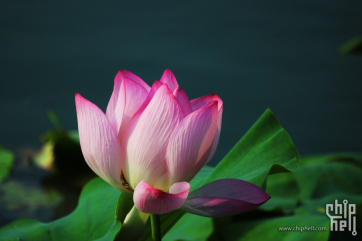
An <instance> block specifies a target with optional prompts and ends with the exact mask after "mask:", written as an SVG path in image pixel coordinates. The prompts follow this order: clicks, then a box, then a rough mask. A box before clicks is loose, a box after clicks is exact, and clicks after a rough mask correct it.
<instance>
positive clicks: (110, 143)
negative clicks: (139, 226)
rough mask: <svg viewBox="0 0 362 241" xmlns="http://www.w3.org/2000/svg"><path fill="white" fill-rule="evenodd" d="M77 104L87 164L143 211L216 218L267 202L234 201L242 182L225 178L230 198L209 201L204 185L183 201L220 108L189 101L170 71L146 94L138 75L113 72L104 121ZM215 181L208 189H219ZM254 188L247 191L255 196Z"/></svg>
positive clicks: (81, 101) (210, 143)
mask: <svg viewBox="0 0 362 241" xmlns="http://www.w3.org/2000/svg"><path fill="white" fill-rule="evenodd" d="M75 102H76V107H77V117H78V129H79V137H80V143H81V148H82V151H83V155H84V158H85V160H86V162H87V164H88V165H89V167H90V168H91V169H92V170H93V171H94V172H95V173H96V174H97V175H98V176H100V177H101V178H103V179H104V180H105V181H107V182H108V183H109V184H111V185H112V186H113V187H115V188H117V189H118V190H120V191H122V192H134V202H135V205H136V207H137V208H138V209H139V210H140V211H142V212H146V213H154V214H162V213H167V212H170V211H172V210H175V209H179V208H181V207H182V206H183V205H184V208H185V210H187V211H190V212H192V213H196V214H200V215H204V216H208V215H211V216H222V215H223V214H225V213H228V214H227V215H230V213H231V214H235V213H237V210H231V211H229V212H226V211H225V209H228V208H227V205H228V200H229V201H233V202H237V205H236V206H238V205H239V204H240V205H242V206H243V208H244V209H245V207H246V206H247V204H251V206H250V208H255V207H256V206H258V205H259V206H260V205H261V204H262V203H264V202H265V201H266V200H267V199H266V198H268V197H269V196H267V195H266V194H265V195H266V196H267V197H266V196H263V198H261V199H260V198H259V199H255V198H254V200H251V199H250V198H248V197H247V196H248V195H246V199H245V197H239V196H240V195H238V197H236V196H237V195H235V190H239V189H240V188H243V186H245V183H244V182H243V181H240V180H237V181H240V182H243V183H242V184H241V183H240V182H237V181H235V179H230V180H234V181H227V182H228V183H232V184H233V185H232V187H229V190H231V192H229V191H225V190H223V191H221V190H220V191H221V192H220V193H221V195H222V196H220V195H219V196H217V195H216V194H215V195H216V196H215V195H214V197H208V195H207V193H210V192H209V191H208V190H209V188H210V187H209V188H208V185H209V186H210V185H211V186H212V185H213V184H212V183H210V184H208V185H206V186H205V187H206V188H204V187H203V188H201V189H202V190H201V192H200V190H199V193H205V196H203V197H200V196H198V195H196V194H193V195H191V194H192V193H191V194H190V197H192V199H189V200H188V201H186V199H187V197H188V195H189V189H190V184H189V183H188V182H189V181H191V180H192V178H193V177H194V176H195V175H196V174H197V173H198V172H199V170H200V169H201V168H202V167H203V166H204V165H205V164H206V163H207V162H208V161H209V160H210V159H211V158H212V156H213V155H214V153H215V150H216V147H217V144H218V142H219V136H220V130H221V118H222V111H223V102H222V101H221V99H220V98H219V97H218V96H217V95H215V94H212V95H207V96H204V97H200V98H197V99H194V100H191V101H189V98H188V97H187V95H186V93H185V91H184V90H182V89H180V88H179V85H178V83H177V81H176V78H175V76H174V75H173V73H172V72H171V71H170V70H166V71H165V72H164V74H163V76H162V77H161V79H160V81H155V82H154V84H153V86H152V88H151V87H149V86H148V85H147V84H146V83H145V82H144V81H143V80H142V79H141V78H139V77H138V76H136V75H134V74H132V73H130V72H128V71H126V70H121V71H119V72H118V74H117V75H116V77H115V81H114V90H113V93H112V96H111V99H110V101H109V104H108V107H107V111H106V114H104V113H103V112H102V111H101V110H100V109H99V108H98V107H97V106H96V105H94V104H93V103H91V102H90V101H88V100H86V99H85V98H83V97H82V96H81V95H79V94H76V96H75ZM225 180H228V179H225ZM218 181H220V180H218ZM218 181H215V182H214V183H216V185H219V184H220V183H219V182H218ZM224 184H225V183H224ZM248 184H250V183H248ZM225 185H227V184H225ZM250 185H254V184H250ZM250 185H249V186H250ZM246 186H248V185H246ZM254 186H255V185H254ZM254 186H252V187H251V188H249V189H250V190H251V191H252V192H260V190H261V189H260V188H258V187H257V186H255V187H254ZM211 189H212V188H211ZM259 189H260V190H259ZM261 191H262V190H261ZM262 193H264V192H263V191H262ZM254 196H255V195H254ZM259 196H260V195H259ZM210 198H211V199H212V200H211V199H210ZM265 199H266V200H265ZM210 200H211V201H212V202H213V205H212V204H211V203H210ZM185 201H186V203H185ZM238 201H240V202H238ZM241 202H245V203H246V204H241ZM229 204H230V203H229ZM220 205H221V206H224V210H221V209H222V208H221V209H220ZM240 205H239V206H240ZM245 205H246V206H245ZM234 206H235V205H234ZM236 206H235V207H236ZM212 207H215V208H216V209H215V208H212ZM235 207H234V209H235ZM210 208H211V209H210ZM250 208H249V209H250ZM246 209H247V208H246ZM217 210H220V211H219V212H218V211H217ZM239 210H240V208H239Z"/></svg>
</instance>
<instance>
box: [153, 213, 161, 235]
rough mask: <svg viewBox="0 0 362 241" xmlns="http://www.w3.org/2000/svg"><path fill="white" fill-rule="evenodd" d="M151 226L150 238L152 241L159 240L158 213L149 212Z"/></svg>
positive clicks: (159, 225) (159, 223)
mask: <svg viewBox="0 0 362 241" xmlns="http://www.w3.org/2000/svg"><path fill="white" fill-rule="evenodd" d="M151 228H152V239H153V240H154V241H161V239H162V238H161V222H160V215H158V214H151Z"/></svg>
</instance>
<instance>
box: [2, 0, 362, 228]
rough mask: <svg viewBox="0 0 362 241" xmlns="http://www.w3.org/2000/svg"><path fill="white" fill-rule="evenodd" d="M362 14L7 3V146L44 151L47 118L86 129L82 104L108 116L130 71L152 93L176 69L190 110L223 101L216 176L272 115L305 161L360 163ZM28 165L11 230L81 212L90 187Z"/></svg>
mask: <svg viewBox="0 0 362 241" xmlns="http://www.w3.org/2000/svg"><path fill="white" fill-rule="evenodd" d="M361 13H362V1H355V0H353V1H351V0H343V1H342V0H330V1H311V0H305V1H286V0H285V1H281V0H280V1H172V2H171V1H148V2H146V1H142V2H141V1H127V2H126V1H124V2H121V1H118V2H117V3H116V1H114V2H113V3H110V2H105V1H40V0H32V1H1V3H0V23H1V25H0V26H1V27H0V36H1V37H0V46H1V47H0V143H2V144H3V146H4V147H6V148H8V149H10V150H12V151H15V152H17V151H18V150H20V149H24V148H39V147H40V146H41V145H42V144H41V142H40V139H39V137H40V135H42V134H44V133H45V132H47V131H48V130H49V129H52V128H53V125H52V124H51V122H50V121H49V119H48V117H47V115H46V111H47V110H48V109H52V110H53V111H55V113H56V114H57V115H58V117H59V119H60V121H61V123H62V124H63V126H64V127H65V128H66V129H69V130H73V129H76V128H77V119H76V112H75V104H74V93H76V92H78V93H80V94H82V95H83V96H84V97H85V98H87V99H89V100H91V101H92V102H93V103H95V104H97V105H98V106H99V107H100V108H102V109H103V110H105V108H106V106H107V103H108V100H109V98H110V95H111V92H112V89H113V79H114V76H115V75H116V73H117V72H118V70H119V69H127V70H129V71H131V72H134V73H135V74H137V75H138V76H140V77H141V78H143V79H144V80H145V81H146V82H147V83H148V84H149V85H151V84H152V83H153V81H154V80H156V79H159V78H160V77H161V75H162V72H163V71H164V70H165V69H166V68H170V69H171V70H172V71H173V72H174V74H175V75H176V78H177V80H178V82H179V84H180V86H181V88H183V89H184V90H185V91H186V92H187V93H188V95H189V97H190V99H194V98H197V97H200V96H203V95H207V94H210V93H216V94H218V95H219V96H220V97H221V98H222V99H223V101H224V114H223V125H222V131H221V139H220V143H219V147H218V149H217V152H216V154H215V156H214V158H213V160H212V162H211V164H212V165H215V164H217V163H218V162H219V161H220V160H221V159H222V157H223V156H225V154H226V153H227V152H228V151H229V150H230V149H231V148H232V146H233V145H234V144H235V143H236V142H237V141H238V140H239V139H240V138H241V137H242V136H243V135H244V133H245V132H246V131H247V130H248V129H249V128H250V127H251V125H252V124H253V123H254V122H255V121H256V120H257V119H258V118H259V116H260V115H261V114H262V113H263V112H264V110H265V109H266V108H268V107H269V108H271V109H272V110H273V112H274V114H275V115H276V116H277V118H278V119H279V121H280V122H281V124H282V126H284V128H285V129H286V130H287V131H288V133H289V134H290V135H291V137H292V139H293V141H294V143H295V144H296V146H297V147H298V149H299V151H300V153H301V155H302V156H303V155H312V154H319V153H326V152H340V151H359V152H360V151H362V149H361V136H362V125H361V120H362V118H361V117H362V57H361V56H352V55H350V56H339V55H338V54H337V48H338V47H339V46H340V45H341V44H343V43H344V42H345V41H347V40H348V39H350V38H351V37H353V36H355V35H359V34H362V14H361ZM17 153H18V152H17ZM17 159H18V164H17V166H16V168H15V169H14V171H13V176H12V178H11V179H9V180H8V181H7V182H6V184H3V185H2V186H1V190H0V213H1V217H0V226H2V225H4V224H6V223H9V222H10V221H12V220H15V219H17V218H21V217H30V218H35V219H38V220H40V221H44V222H46V221H49V220H52V219H54V218H58V217H60V216H62V215H65V214H67V213H69V212H70V211H71V210H72V209H73V208H74V207H75V205H76V203H77V195H78V194H79V190H80V187H79V186H76V187H75V188H74V187H72V185H73V184H74V183H73V184H67V183H64V180H61V179H57V178H58V177H59V176H58V177H54V176H47V175H48V172H46V171H44V170H40V169H39V168H35V167H31V166H25V168H21V165H22V164H21V163H20V164H19V157H18V158H17ZM70 162H71V161H70ZM65 165H67V164H65ZM19 167H20V168H19ZM65 169H67V168H65ZM68 169H69V170H75V171H76V169H74V166H72V165H71V164H70V165H69V168H68ZM44 177H45V178H44ZM48 186H50V188H49V187H48ZM54 189H55V190H56V191H54ZM70 189H71V190H70ZM44 190H45V192H44ZM49 190H50V191H49ZM49 192H50V194H49ZM51 192H55V193H60V194H52V193H51ZM60 202H61V203H62V205H59V203H60ZM64 203H65V205H63V204H64ZM64 206H65V207H66V208H64ZM54 207H60V209H61V210H60V211H59V208H57V210H56V211H54V210H53V208H54Z"/></svg>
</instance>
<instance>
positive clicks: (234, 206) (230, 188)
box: [181, 179, 270, 217]
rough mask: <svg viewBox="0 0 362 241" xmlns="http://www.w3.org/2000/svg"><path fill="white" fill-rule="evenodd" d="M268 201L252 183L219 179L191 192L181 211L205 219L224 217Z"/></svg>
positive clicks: (261, 190) (248, 209) (262, 191)
mask: <svg viewBox="0 0 362 241" xmlns="http://www.w3.org/2000/svg"><path fill="white" fill-rule="evenodd" d="M269 199H270V196H269V195H268V194H266V193H265V192H264V190H263V189H261V188H259V187H258V186H256V185H255V184H253V183H250V182H247V181H243V180H239V179H220V180H216V181H213V182H211V183H208V184H206V185H205V186H203V187H201V188H199V189H196V190H195V191H193V192H191V193H190V195H189V196H188V198H187V200H186V201H185V203H184V205H183V206H182V208H181V209H182V210H184V211H186V212H188V213H192V214H196V215H200V216H205V217H224V216H231V215H235V214H239V213H243V212H247V211H250V210H252V209H255V208H257V207H259V206H261V205H262V204H264V203H265V202H266V201H268V200H269Z"/></svg>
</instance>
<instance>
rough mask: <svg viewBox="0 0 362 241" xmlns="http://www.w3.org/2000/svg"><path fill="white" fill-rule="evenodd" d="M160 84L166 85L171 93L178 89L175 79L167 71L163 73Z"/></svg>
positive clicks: (170, 72) (169, 71)
mask: <svg viewBox="0 0 362 241" xmlns="http://www.w3.org/2000/svg"><path fill="white" fill-rule="evenodd" d="M160 82H162V83H164V84H167V85H168V88H170V90H171V91H172V92H173V91H175V90H176V89H177V88H178V83H177V80H176V77H175V75H174V74H173V73H172V71H171V70H169V69H166V70H165V72H163V75H162V77H161V79H160Z"/></svg>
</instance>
